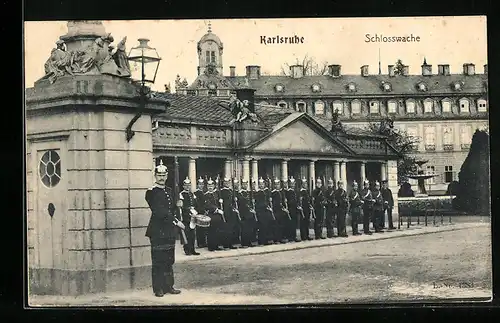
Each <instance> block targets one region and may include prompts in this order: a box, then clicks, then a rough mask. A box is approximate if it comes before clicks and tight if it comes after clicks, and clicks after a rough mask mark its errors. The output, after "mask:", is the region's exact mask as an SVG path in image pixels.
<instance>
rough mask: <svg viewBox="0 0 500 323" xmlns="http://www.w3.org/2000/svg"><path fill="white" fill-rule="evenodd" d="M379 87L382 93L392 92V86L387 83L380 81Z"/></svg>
mask: <svg viewBox="0 0 500 323" xmlns="http://www.w3.org/2000/svg"><path fill="white" fill-rule="evenodd" d="M380 87H381V88H382V90H383V91H384V92H391V91H392V84H391V83H389V82H385V81H382V83H381V84H380Z"/></svg>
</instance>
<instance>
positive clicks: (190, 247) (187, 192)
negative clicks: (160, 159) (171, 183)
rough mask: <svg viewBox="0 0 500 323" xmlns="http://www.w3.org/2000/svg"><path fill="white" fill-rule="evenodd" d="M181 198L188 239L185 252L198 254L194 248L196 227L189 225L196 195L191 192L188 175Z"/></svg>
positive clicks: (189, 254) (183, 220)
mask: <svg viewBox="0 0 500 323" xmlns="http://www.w3.org/2000/svg"><path fill="white" fill-rule="evenodd" d="M179 199H180V200H182V223H183V224H184V226H185V227H186V229H185V232H186V238H187V241H186V243H185V244H184V253H185V254H186V255H187V256H191V255H194V256H197V255H199V253H198V252H196V250H195V248H194V240H195V238H196V236H195V228H191V227H190V225H189V224H190V223H191V222H192V221H191V220H192V219H191V210H194V207H195V200H196V196H195V195H194V194H193V193H192V192H191V180H190V179H189V178H187V177H186V179H185V180H184V182H183V190H182V192H180V193H179Z"/></svg>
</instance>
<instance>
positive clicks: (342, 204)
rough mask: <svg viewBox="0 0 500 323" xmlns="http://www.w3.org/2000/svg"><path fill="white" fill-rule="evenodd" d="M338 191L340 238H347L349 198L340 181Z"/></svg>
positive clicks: (338, 227) (336, 197)
mask: <svg viewBox="0 0 500 323" xmlns="http://www.w3.org/2000/svg"><path fill="white" fill-rule="evenodd" d="M337 186H338V188H337V190H336V191H335V201H337V231H338V233H339V237H344V238H346V237H347V231H346V226H345V217H346V215H347V209H348V207H349V197H348V196H347V192H346V190H345V189H344V183H343V182H342V181H338V183H337Z"/></svg>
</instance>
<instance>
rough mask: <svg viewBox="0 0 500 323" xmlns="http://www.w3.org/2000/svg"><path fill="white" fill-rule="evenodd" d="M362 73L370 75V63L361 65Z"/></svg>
mask: <svg viewBox="0 0 500 323" xmlns="http://www.w3.org/2000/svg"><path fill="white" fill-rule="evenodd" d="M361 75H362V76H368V65H363V66H361Z"/></svg>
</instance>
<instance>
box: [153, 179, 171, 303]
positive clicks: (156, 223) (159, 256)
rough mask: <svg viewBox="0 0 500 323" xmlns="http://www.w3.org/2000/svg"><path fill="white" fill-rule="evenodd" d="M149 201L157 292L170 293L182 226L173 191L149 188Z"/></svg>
mask: <svg viewBox="0 0 500 323" xmlns="http://www.w3.org/2000/svg"><path fill="white" fill-rule="evenodd" d="M145 198H146V202H147V203H148V205H149V208H150V209H151V218H150V220H149V224H148V227H147V229H146V237H148V238H149V240H150V242H151V261H152V266H151V276H152V277H151V278H152V285H153V292H154V293H155V294H162V293H167V292H168V291H169V290H171V289H173V286H174V272H173V268H172V266H173V264H174V263H175V239H176V237H177V234H178V227H177V226H176V225H174V221H175V206H174V203H173V196H172V190H171V189H170V188H168V187H166V188H163V187H160V186H154V187H152V188H150V189H149V190H147V191H146V196H145Z"/></svg>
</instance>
